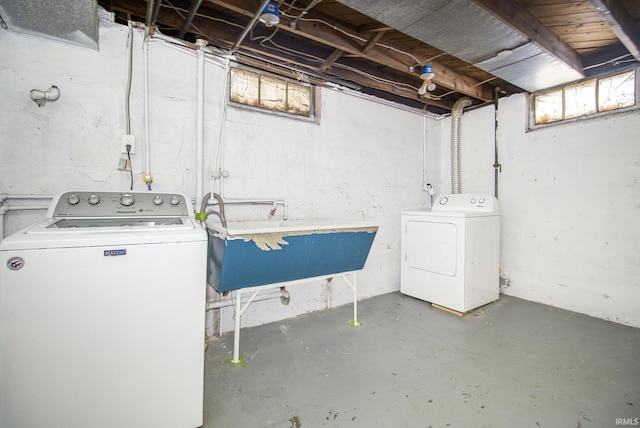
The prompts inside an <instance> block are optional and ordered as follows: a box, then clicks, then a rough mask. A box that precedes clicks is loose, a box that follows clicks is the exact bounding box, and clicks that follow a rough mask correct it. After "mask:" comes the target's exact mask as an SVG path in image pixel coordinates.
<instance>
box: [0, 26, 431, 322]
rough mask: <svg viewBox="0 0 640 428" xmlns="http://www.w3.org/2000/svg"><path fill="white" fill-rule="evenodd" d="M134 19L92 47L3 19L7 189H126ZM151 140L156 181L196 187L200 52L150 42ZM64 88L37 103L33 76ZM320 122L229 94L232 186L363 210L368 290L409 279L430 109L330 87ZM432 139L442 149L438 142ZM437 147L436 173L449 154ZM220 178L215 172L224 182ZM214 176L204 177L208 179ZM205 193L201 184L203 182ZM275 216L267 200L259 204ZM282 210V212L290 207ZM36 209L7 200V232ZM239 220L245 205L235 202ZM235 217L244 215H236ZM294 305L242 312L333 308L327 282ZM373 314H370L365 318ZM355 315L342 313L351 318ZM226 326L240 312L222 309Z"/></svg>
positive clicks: (208, 116)
mask: <svg viewBox="0 0 640 428" xmlns="http://www.w3.org/2000/svg"><path fill="white" fill-rule="evenodd" d="M127 32H128V29H127V27H126V26H121V25H116V24H113V23H109V22H105V21H101V24H100V33H99V37H100V50H99V51H94V50H90V49H87V48H82V47H78V46H74V45H68V44H63V43H60V42H56V41H50V40H47V39H43V38H37V37H33V36H29V35H23V34H16V33H12V32H7V31H4V30H0V99H2V100H3V104H4V106H5V109H4V113H3V114H2V115H0V194H36V195H52V194H54V193H56V192H58V191H63V190H69V189H96V190H127V189H128V188H129V174H128V173H126V172H121V171H118V170H117V164H118V159H119V158H120V157H121V154H120V137H121V135H122V134H124V133H125V111H124V106H125V91H126V72H127V50H126V45H127ZM149 66H150V75H149V88H150V141H151V152H150V158H151V173H152V174H153V176H154V182H153V185H152V186H153V189H154V190H158V191H179V192H184V193H186V194H187V195H189V196H191V197H193V198H195V196H196V195H195V188H196V185H195V183H196V178H195V136H196V132H195V123H196V119H195V112H196V104H195V102H196V80H195V79H196V58H195V56H194V55H191V54H185V53H183V52H181V51H178V50H176V49H174V48H171V47H167V46H166V45H163V44H159V43H157V42H154V43H151V44H150V47H149ZM205 76H206V82H205V92H206V95H205V132H204V133H205V157H206V159H205V173H206V175H207V176H209V175H210V174H211V172H212V166H211V165H212V159H213V157H214V153H215V148H216V143H217V139H218V135H219V126H220V124H221V117H222V106H223V102H224V99H223V94H224V90H225V72H224V69H223V68H221V67H219V66H217V65H215V64H213V63H212V62H209V61H208V62H207V63H206V65H205ZM142 79H143V76H142V51H141V32H140V31H137V30H136V31H135V38H134V76H133V86H132V96H131V104H132V107H131V127H132V131H131V132H132V134H134V136H135V137H136V140H137V151H136V155H135V156H134V159H133V167H134V173H135V175H134V184H135V185H134V190H137V191H144V190H145V187H144V184H143V182H142V180H141V174H142V172H143V171H142V170H143V159H144V147H143V143H144V112H143V92H142V89H143V80H142ZM52 84H53V85H57V86H58V87H59V88H60V91H61V96H60V99H59V100H58V101H56V102H52V103H47V104H46V105H45V106H44V107H38V106H37V105H36V104H35V103H34V102H33V101H31V100H30V99H29V91H30V90H31V89H34V88H37V89H48V88H49V86H50V85H52ZM319 101H320V106H321V107H320V108H321V115H320V116H321V117H320V119H319V120H318V121H317V123H316V122H308V121H301V120H294V119H289V118H283V117H281V116H276V115H272V114H267V113H256V112H252V111H247V110H244V109H238V108H232V107H230V108H229V109H228V111H227V116H226V120H225V121H224V122H223V123H222V126H223V150H224V155H223V161H224V169H226V170H228V172H229V174H230V176H229V178H227V179H225V181H224V186H223V194H224V196H225V197H227V198H266V197H268V198H278V199H283V200H286V201H287V202H288V204H289V218H290V219H305V218H306V219H311V218H343V219H358V220H360V219H366V220H371V221H374V222H376V223H378V224H379V225H380V229H379V232H378V235H377V237H376V239H375V242H374V245H373V248H372V250H371V253H370V256H369V259H368V261H367V264H366V266H365V269H364V271H363V272H361V273H360V274H358V288H359V296H360V297H361V298H366V297H370V296H375V295H379V294H383V293H387V292H390V291H395V290H398V289H399V260H400V254H399V248H400V241H399V239H400V212H401V211H402V210H404V209H408V208H416V207H424V206H425V205H426V204H427V201H428V199H429V198H428V195H427V194H426V193H425V192H423V191H422V190H421V181H422V171H423V162H422V158H423V142H424V141H425V132H424V129H426V130H427V133H426V141H427V145H428V146H429V147H428V150H427V151H428V152H436V151H437V150H439V147H440V135H439V132H440V126H439V123H438V122H436V121H434V120H432V119H426V120H425V119H424V117H423V116H422V115H420V114H415V113H409V112H407V111H405V110H402V109H398V108H395V107H391V106H387V105H382V104H380V103H377V102H375V101H373V100H368V99H363V98H360V97H355V96H352V95H349V94H348V93H344V92H340V91H335V90H328V89H322V90H321V91H320V100H319ZM432 149H433V150H432ZM434 159H435V153H434V154H433V155H430V156H429V163H428V168H429V175H430V177H433V179H434V180H437V179H438V177H439V176H440V171H439V169H438V168H439V164H438V163H437V162H434ZM219 186H220V184H219V183H216V189H219ZM208 189H209V185H208V183H205V190H208ZM201 196H202V195H201ZM256 213H257V214H256V215H258V216H259V218H258V219H266V217H267V214H268V208H267V207H264V208H263V209H262V211H259V210H258V211H256ZM279 214H281V212H279ZM43 215H44V212H40V213H38V214H34V213H24V212H9V213H8V214H7V215H6V216H5V234H10V233H12V232H15V231H17V230H18V229H19V228H21V227H23V226H26V225H28V224H30V223H32V222H34V221H36V220H37V219H38V218H41V217H42V216H43ZM228 215H229V217H230V219H231V220H233V219H239V218H240V217H241V216H245V215H246V214H245V212H244V211H242V210H240V209H238V208H234V207H233V206H230V207H229V208H228ZM234 216H236V217H238V218H234ZM290 292H291V304H290V305H289V306H282V305H281V304H280V301H279V299H277V300H275V301H266V302H256V303H254V304H253V305H252V306H251V308H250V310H248V311H247V312H246V316H244V317H243V325H244V326H250V325H255V324H261V323H265V322H270V321H274V320H279V319H283V318H288V317H292V316H295V315H298V314H301V313H306V312H310V311H315V310H319V309H323V308H324V307H325V305H326V297H327V296H326V289H325V287H324V284H318V283H314V284H307V285H298V286H295V287H293V288H292V289H291V290H290ZM350 301H351V289H350V288H349V287H348V286H347V285H346V284H340V283H339V280H336V281H334V285H333V293H332V302H333V303H334V305H339V304H344V303H348V302H350ZM370 316H375V314H365V313H363V314H360V318H361V320H362V321H363V322H366V319H367V317H370ZM347 321H349V320H345V322H347ZM222 327H223V330H225V331H226V330H230V329H231V328H232V311H231V310H230V309H225V310H223V313H222Z"/></svg>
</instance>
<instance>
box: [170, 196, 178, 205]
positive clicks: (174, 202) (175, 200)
mask: <svg viewBox="0 0 640 428" xmlns="http://www.w3.org/2000/svg"><path fill="white" fill-rule="evenodd" d="M169 203H170V204H171V205H178V204H179V203H180V198H179V197H177V196H172V197H171V199H170V200H169Z"/></svg>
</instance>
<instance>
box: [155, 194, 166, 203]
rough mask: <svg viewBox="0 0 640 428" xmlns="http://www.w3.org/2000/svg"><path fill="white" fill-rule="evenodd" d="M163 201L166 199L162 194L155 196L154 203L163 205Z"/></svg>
mask: <svg viewBox="0 0 640 428" xmlns="http://www.w3.org/2000/svg"><path fill="white" fill-rule="evenodd" d="M163 202H164V199H162V196H160V195H158V196H156V197H155V198H153V205H162V203H163Z"/></svg>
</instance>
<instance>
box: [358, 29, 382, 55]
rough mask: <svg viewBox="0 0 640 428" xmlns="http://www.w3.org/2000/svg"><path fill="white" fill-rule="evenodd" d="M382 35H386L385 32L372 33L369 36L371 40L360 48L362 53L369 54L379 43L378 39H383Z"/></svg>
mask: <svg viewBox="0 0 640 428" xmlns="http://www.w3.org/2000/svg"><path fill="white" fill-rule="evenodd" d="M384 33H386V31H378V32H376V33H374V34H373V35H372V36H371V38H369V40H367V43H366V44H365V45H364V47H363V48H362V53H367V52H369V51H370V50H371V48H373V47H374V46H375V45H376V43H378V42H379V41H380V39H381V38H382V37H384Z"/></svg>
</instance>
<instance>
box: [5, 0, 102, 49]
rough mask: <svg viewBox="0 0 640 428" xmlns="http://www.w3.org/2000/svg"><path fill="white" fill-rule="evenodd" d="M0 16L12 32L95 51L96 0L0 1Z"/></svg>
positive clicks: (96, 45)
mask: <svg viewBox="0 0 640 428" xmlns="http://www.w3.org/2000/svg"><path fill="white" fill-rule="evenodd" d="M0 16H2V19H3V20H4V21H5V23H6V24H7V27H8V28H9V29H11V30H12V31H16V32H18V33H27V34H32V35H34V36H40V37H47V38H50V39H54V40H59V41H63V42H69V43H73V44H76V45H81V46H86V47H89V48H92V49H98V13H97V3H96V0H58V1H42V0H0Z"/></svg>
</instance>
